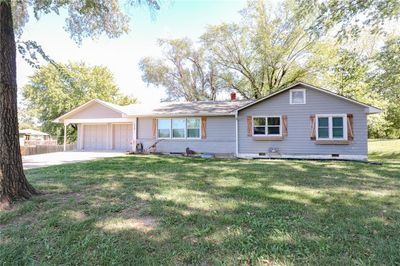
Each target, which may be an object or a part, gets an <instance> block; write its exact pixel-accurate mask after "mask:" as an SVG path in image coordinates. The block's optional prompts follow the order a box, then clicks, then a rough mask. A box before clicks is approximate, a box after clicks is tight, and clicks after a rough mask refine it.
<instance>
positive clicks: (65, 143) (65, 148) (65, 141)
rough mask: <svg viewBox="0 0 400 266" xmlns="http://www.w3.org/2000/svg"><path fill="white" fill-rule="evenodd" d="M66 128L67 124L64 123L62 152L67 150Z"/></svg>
mask: <svg viewBox="0 0 400 266" xmlns="http://www.w3.org/2000/svg"><path fill="white" fill-rule="evenodd" d="M67 126H68V124H66V123H64V151H66V150H67Z"/></svg>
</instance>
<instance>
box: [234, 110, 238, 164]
mask: <svg viewBox="0 0 400 266" xmlns="http://www.w3.org/2000/svg"><path fill="white" fill-rule="evenodd" d="M235 127H236V128H235V155H236V157H238V156H239V118H238V112H235Z"/></svg>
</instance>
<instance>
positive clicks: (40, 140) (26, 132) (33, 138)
mask: <svg viewBox="0 0 400 266" xmlns="http://www.w3.org/2000/svg"><path fill="white" fill-rule="evenodd" d="M19 143H20V145H21V146H36V145H50V144H51V145H56V144H57V143H56V141H55V140H52V139H51V136H50V135H49V134H47V133H44V132H40V131H38V130H35V129H30V128H28V129H21V130H19Z"/></svg>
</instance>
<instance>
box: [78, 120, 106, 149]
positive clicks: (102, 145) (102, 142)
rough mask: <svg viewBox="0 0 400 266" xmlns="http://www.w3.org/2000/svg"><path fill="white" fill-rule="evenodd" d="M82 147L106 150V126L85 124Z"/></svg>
mask: <svg viewBox="0 0 400 266" xmlns="http://www.w3.org/2000/svg"><path fill="white" fill-rule="evenodd" d="M83 148H84V149H85V150H106V149H107V126H106V125H85V126H84V137H83Z"/></svg>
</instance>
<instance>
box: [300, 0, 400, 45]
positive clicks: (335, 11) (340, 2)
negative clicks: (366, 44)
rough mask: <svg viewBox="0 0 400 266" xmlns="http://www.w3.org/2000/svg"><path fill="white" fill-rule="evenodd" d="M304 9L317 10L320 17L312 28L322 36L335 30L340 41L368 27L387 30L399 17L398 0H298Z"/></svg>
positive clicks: (399, 3)
mask: <svg viewBox="0 0 400 266" xmlns="http://www.w3.org/2000/svg"><path fill="white" fill-rule="evenodd" d="M298 2H299V3H300V5H301V6H302V8H303V10H318V11H319V16H318V18H317V19H316V20H315V21H314V23H313V25H312V27H310V29H311V30H312V31H313V33H315V34H318V35H323V34H324V33H326V32H327V31H329V30H331V29H334V31H335V32H336V37H337V38H338V39H339V40H343V39H347V38H349V37H358V36H360V34H361V33H362V32H363V31H364V30H365V29H367V30H369V31H370V32H371V33H372V34H377V33H378V34H379V33H383V32H384V26H385V24H387V23H388V22H393V21H398V19H399V18H400V1H398V0H327V1H318V0H298Z"/></svg>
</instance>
